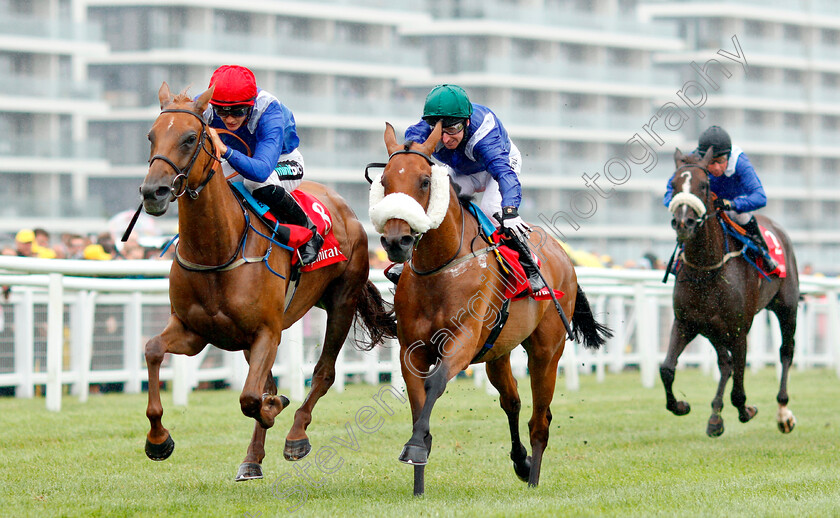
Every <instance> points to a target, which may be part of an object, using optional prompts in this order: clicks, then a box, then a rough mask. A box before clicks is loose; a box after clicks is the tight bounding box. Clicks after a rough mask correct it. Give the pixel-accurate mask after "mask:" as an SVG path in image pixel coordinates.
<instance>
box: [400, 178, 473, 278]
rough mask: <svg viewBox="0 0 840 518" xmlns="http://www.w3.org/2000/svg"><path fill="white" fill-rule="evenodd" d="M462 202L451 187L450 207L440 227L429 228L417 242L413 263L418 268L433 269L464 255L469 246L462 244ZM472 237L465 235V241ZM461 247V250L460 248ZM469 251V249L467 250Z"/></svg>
mask: <svg viewBox="0 0 840 518" xmlns="http://www.w3.org/2000/svg"><path fill="white" fill-rule="evenodd" d="M461 210H462V209H461V204H460V202H459V201H458V197H457V196H456V195H455V191H454V190H452V188H451V187H450V193H449V208H448V209H447V211H446V216H445V217H444V218H443V221H442V222H441V224H440V226H438V228H435V229H432V230H429V231H428V232H426V233H425V234H424V235H423V236H422V237H421V238H420V242H419V243H418V244H417V248H416V249H415V250H414V253H413V254H412V263H413V265H414V267H415V268H416V269H418V270H421V271H424V270H431V269H434V268H438V267H440V266H441V265H442V264H444V261H448V260H449V259H450V258H453V257H455V254H456V252H458V255H463V254H464V253H465V250H466V249H467V247H464V246H462V245H461V236H462V235H463V234H464V233H463V232H462V229H463V224H464V220H463V218H462V216H461ZM471 239H472V237H469V238H468V237H467V236H466V235H464V241H467V242H468V241H470V240H471ZM459 247H460V248H461V250H460V252H459V251H458V248H459ZM466 251H468V250H466Z"/></svg>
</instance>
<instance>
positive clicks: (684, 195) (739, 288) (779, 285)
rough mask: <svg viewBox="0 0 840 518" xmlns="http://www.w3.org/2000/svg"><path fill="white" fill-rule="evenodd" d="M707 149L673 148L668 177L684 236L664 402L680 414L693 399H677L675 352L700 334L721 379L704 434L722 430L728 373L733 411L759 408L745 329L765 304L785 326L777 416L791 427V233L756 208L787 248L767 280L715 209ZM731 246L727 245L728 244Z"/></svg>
mask: <svg viewBox="0 0 840 518" xmlns="http://www.w3.org/2000/svg"><path fill="white" fill-rule="evenodd" d="M713 156H714V155H713V154H712V150H709V151H707V152H706V154H705V155H704V156H703V157H702V158H701V157H699V156H698V155H683V154H682V153H681V152H680V150H679V149H678V150H677V151H676V153H675V155H674V159H675V161H676V166H677V170H676V172H675V173H674V177H673V178H672V179H671V187H673V190H674V193H675V197H674V200H675V201H674V202H672V204H671V211H672V212H673V220H672V221H671V225H672V226H673V227H674V229H675V230H676V233H677V240H678V241H679V242H680V243H682V244H683V246H684V249H683V250H684V251H683V255H682V257H681V259H682V261H681V262H682V267H681V268H680V270H679V272H678V273H677V276H676V283H675V286H674V325H673V327H672V328H671V341H670V344H669V345H668V354H667V356H666V358H665V361H664V362H663V363H662V365H661V366H660V369H659V373H660V376H661V377H662V383H663V385H665V399H666V408H667V409H668V410H670V411H671V412H673V413H674V414H676V415H685V414H687V413H688V412H689V411H690V410H691V407H690V406H689V404H688V403H687V402H685V401H677V399H676V398H675V397H674V393H673V391H672V385H673V383H674V372H675V369H676V366H677V359H678V358H679V356H680V354H681V353H682V352H683V350H684V349H685V347H686V345H688V342H690V341H691V340H692V339H694V337H696V336H697V335H698V334H700V335H703V336H705V337H706V338H708V339H709V341H710V342H711V343H712V346H713V347H714V348H715V352H717V357H718V368H719V369H720V382H719V384H718V388H717V393H716V394H715V398H714V399H713V400H712V415H711V416H710V417H709V424H708V426H707V428H706V434H707V435H708V436H709V437H718V436H720V435H721V434H722V433H723V418H722V417H721V409H722V408H723V391H724V389H725V388H726V383H727V382H728V381H729V378H730V376H731V377H732V395H731V400H732V405H733V406H734V407H735V408H736V409H737V410H738V419H740V421H741V422H742V423H746V422H747V421H749V420H750V419H752V418H753V417H754V416H755V414H756V412H757V411H758V410H757V409H756V407H754V406H751V405H747V396H746V393H745V392H744V370H745V367H746V360H747V333H749V330H750V327H751V326H752V322H753V317H754V316H755V314H756V313H758V312H759V311H760V310H761V309H763V308H767V309H769V310H770V311H772V312H773V313H775V314H776V317H777V318H778V319H779V325H780V327H781V331H782V346H781V348H780V350H779V356H780V359H781V364H782V379H781V384H780V386H779V393H778V395H777V396H776V401H777V402H778V403H779V410H778V413H777V414H776V420H777V422H778V425H779V430H781V431H782V432H783V433H789V432H790V431H791V430H793V427H794V425H795V424H796V419H795V418H794V416H793V412H791V411H790V409H789V408H788V407H787V404H788V393H787V379H788V372H789V370H790V365H791V361H792V360H793V348H794V332H795V331H796V313H797V307H798V303H799V275H798V273H797V268H796V258H795V257H794V255H793V247H792V246H791V243H790V238H789V237H788V236H787V234H786V233H785V231H784V230H782V228H781V227H780V226H779V225H778V224H776V223H775V222H774V221H773V220H771V219H770V218H768V217H766V216H759V215H756V218H758V222H759V224H760V225H761V226H763V227H765V228H766V229H769V230H770V231H772V232H773V233H774V234H775V236H776V237H777V238H778V240H779V241H780V243H781V247H782V249H783V250H784V254H785V261H786V263H787V264H786V270H787V276H786V277H785V278H779V277H771V280H770V281H769V282H768V281H766V280H764V278H763V277H762V276H761V274H760V273H759V272H758V271H757V270H756V269H755V268H754V267H753V266H752V265H751V264H749V263H748V262H747V261H746V260H745V259H744V258H743V257H742V256H741V255H740V254H738V253H737V252H738V251H739V250H740V249H741V247H742V246H743V245H742V243H741V242H740V241H738V240H736V239H735V238H733V237H732V236H730V235H728V234H726V233H725V232H724V230H723V227H722V226H721V224H720V222H719V218H721V217H722V214H720V213H716V211H715V209H714V205H713V199H714V198H713V193H712V192H711V191H710V189H709V171H708V169H707V166H708V165H709V163H710V161H711V159H712V157H713ZM727 251H728V252H727Z"/></svg>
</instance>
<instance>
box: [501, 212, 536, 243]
mask: <svg viewBox="0 0 840 518" xmlns="http://www.w3.org/2000/svg"><path fill="white" fill-rule="evenodd" d="M502 229H503V230H504V232H505V234H507V233H509V232H513V233H515V234H516V235H517V236H519V237H520V238H522V239H524V240H526V241H527V239H528V234H529V233H531V227H530V226H528V224H527V223H525V221H524V220H523V219H522V218H521V217H520V216H519V211H518V210H517V209H516V207H502Z"/></svg>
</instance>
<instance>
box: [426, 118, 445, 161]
mask: <svg viewBox="0 0 840 518" xmlns="http://www.w3.org/2000/svg"><path fill="white" fill-rule="evenodd" d="M442 128H443V119H441V120H439V121H437V123H435V127H434V128H432V133H431V134H430V135H429V138H427V139H426V142H423V150H424V152H425V153H426V154H427V155H431V154H432V153H434V152H435V148H436V147H437V145H438V142H440V132H441V129H442Z"/></svg>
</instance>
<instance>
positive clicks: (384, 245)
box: [379, 236, 388, 248]
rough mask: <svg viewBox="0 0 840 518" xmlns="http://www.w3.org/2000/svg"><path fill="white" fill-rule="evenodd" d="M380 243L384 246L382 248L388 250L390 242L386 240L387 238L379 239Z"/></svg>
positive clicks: (381, 237)
mask: <svg viewBox="0 0 840 518" xmlns="http://www.w3.org/2000/svg"><path fill="white" fill-rule="evenodd" d="M379 243H380V244H381V245H382V248H388V240H387V239H385V236H380V237H379Z"/></svg>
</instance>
